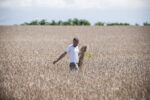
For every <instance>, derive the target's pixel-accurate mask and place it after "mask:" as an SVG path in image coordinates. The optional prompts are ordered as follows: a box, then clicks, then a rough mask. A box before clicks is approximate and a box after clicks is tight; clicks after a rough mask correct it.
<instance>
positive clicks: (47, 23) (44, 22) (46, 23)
mask: <svg viewBox="0 0 150 100" xmlns="http://www.w3.org/2000/svg"><path fill="white" fill-rule="evenodd" d="M39 24H40V25H49V24H50V23H49V22H47V21H46V20H45V19H42V20H41V21H40V22H39Z"/></svg>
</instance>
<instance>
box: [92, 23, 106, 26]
mask: <svg viewBox="0 0 150 100" xmlns="http://www.w3.org/2000/svg"><path fill="white" fill-rule="evenodd" d="M94 25H95V26H104V23H103V22H97V23H95V24H94Z"/></svg>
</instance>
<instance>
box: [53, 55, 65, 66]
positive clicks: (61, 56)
mask: <svg viewBox="0 0 150 100" xmlns="http://www.w3.org/2000/svg"><path fill="white" fill-rule="evenodd" d="M66 54H67V52H64V53H62V54H61V55H60V57H59V58H58V59H57V60H55V61H54V62H53V64H55V63H56V62H58V61H59V60H60V59H62V58H63V57H64V56H65V55H66Z"/></svg>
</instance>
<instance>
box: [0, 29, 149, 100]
mask: <svg viewBox="0 0 150 100" xmlns="http://www.w3.org/2000/svg"><path fill="white" fill-rule="evenodd" d="M73 37H78V38H79V40H80V42H79V48H81V46H83V45H86V46H87V53H91V54H92V56H90V57H88V56H85V59H84V63H83V66H82V69H80V70H79V71H70V69H69V54H67V55H66V56H65V57H64V58H63V59H62V60H60V61H59V62H58V63H56V64H55V65H53V61H54V60H56V59H57V58H58V57H59V56H60V54H61V53H63V52H64V51H65V49H66V48H67V46H68V45H69V44H71V43H72V39H73ZM0 100H150V27H149V26H0Z"/></svg>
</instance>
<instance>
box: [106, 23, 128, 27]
mask: <svg viewBox="0 0 150 100" xmlns="http://www.w3.org/2000/svg"><path fill="white" fill-rule="evenodd" d="M129 25H130V24H129V23H109V24H107V26H129Z"/></svg>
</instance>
